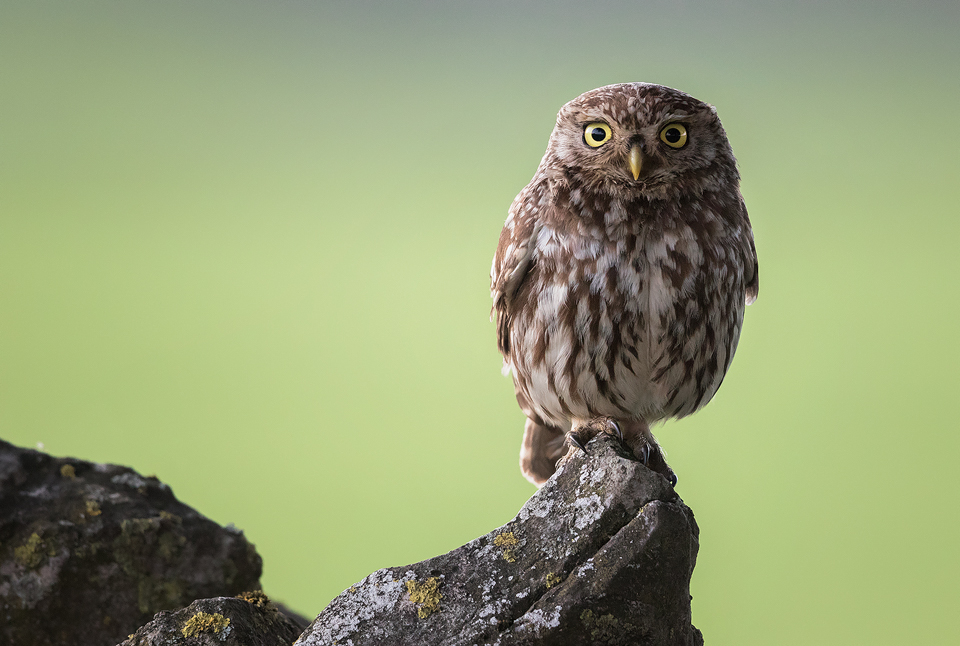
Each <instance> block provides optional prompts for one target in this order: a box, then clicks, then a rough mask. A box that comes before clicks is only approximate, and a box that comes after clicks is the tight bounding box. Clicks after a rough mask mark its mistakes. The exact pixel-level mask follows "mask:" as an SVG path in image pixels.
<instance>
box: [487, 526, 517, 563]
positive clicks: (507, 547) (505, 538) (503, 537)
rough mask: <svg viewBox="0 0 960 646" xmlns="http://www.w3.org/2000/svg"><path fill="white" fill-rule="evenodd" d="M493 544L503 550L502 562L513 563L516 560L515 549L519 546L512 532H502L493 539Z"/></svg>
mask: <svg viewBox="0 0 960 646" xmlns="http://www.w3.org/2000/svg"><path fill="white" fill-rule="evenodd" d="M493 544H494V545H496V546H497V547H499V548H500V549H502V550H503V554H502V556H503V560H504V561H507V562H508V563H514V562H515V561H516V560H517V554H516V550H515V549H514V548H516V546H517V545H519V544H520V541H519V540H517V537H516V536H514V535H513V532H503V533H502V534H497V535H496V536H494V537H493Z"/></svg>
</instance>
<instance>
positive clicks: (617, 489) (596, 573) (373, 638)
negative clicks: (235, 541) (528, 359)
mask: <svg viewBox="0 0 960 646" xmlns="http://www.w3.org/2000/svg"><path fill="white" fill-rule="evenodd" d="M588 450H589V454H587V455H583V454H580V455H578V456H576V457H575V458H574V459H572V460H571V461H569V462H568V463H567V464H566V465H565V466H564V467H563V468H562V469H560V470H559V471H558V472H557V474H555V475H554V476H553V477H552V478H551V479H550V480H549V481H548V482H547V483H546V485H545V486H544V487H543V488H542V489H541V490H540V491H538V492H537V493H536V494H534V496H533V497H532V498H530V500H529V501H528V502H527V503H526V504H525V505H524V506H523V508H522V509H521V510H520V513H519V514H517V516H516V517H515V518H514V519H513V520H512V521H510V522H509V523H507V524H506V525H504V526H503V527H501V528H499V529H497V530H495V531H493V532H491V533H489V534H487V535H486V536H482V537H480V538H478V539H476V540H474V541H471V542H469V543H467V544H466V545H464V546H463V547H460V548H458V549H456V550H453V551H452V552H449V553H447V554H444V555H441V556H437V557H434V558H432V559H428V560H426V561H422V562H420V563H416V564H414V565H410V566H407V567H395V568H387V569H384V570H378V571H377V572H374V573H373V574H370V575H369V576H367V577H366V578H365V579H363V580H362V581H360V582H359V583H357V584H356V585H354V586H351V587H350V588H349V589H347V590H346V591H344V592H343V593H342V594H341V595H340V596H338V597H337V598H336V599H334V600H333V601H332V602H331V603H330V605H329V606H327V608H326V609H324V611H323V612H321V613H320V615H319V616H318V617H317V618H316V620H314V622H313V623H312V624H311V625H310V626H309V628H307V630H306V631H305V632H304V633H303V635H301V637H300V639H299V640H298V641H297V642H296V646H319V645H321V644H322V645H331V646H332V645H333V644H352V646H362V645H364V644H410V645H417V646H427V645H431V644H438V645H439V644H443V645H447V646H450V645H462V646H467V645H480V644H489V645H499V646H507V645H515V644H516V645H519V644H523V645H533V644H538V645H547V644H558V645H560V644H563V645H571V644H656V645H658V646H659V645H666V644H670V645H674V644H676V645H683V646H694V645H700V644H703V638H702V636H701V635H700V631H699V630H697V629H696V628H694V627H693V625H692V624H691V619H690V599H691V597H690V576H691V575H692V574H693V568H694V565H695V563H696V557H697V550H698V548H699V542H698V536H699V530H698V528H697V524H696V522H695V521H694V518H693V512H692V511H690V509H689V508H688V507H687V506H686V505H684V504H683V501H681V500H680V497H679V496H678V495H677V494H676V492H675V491H674V490H673V488H672V487H671V486H670V483H669V482H668V481H667V479H666V478H664V477H663V476H661V475H659V474H656V473H654V472H653V471H650V470H649V469H647V468H646V467H644V466H643V465H642V464H641V463H640V462H638V461H637V460H636V459H634V458H633V457H632V456H630V455H628V454H626V453H624V452H623V451H622V449H621V448H620V447H619V445H618V444H617V443H616V442H615V441H613V440H612V439H610V438H609V437H606V436H600V437H597V438H596V439H595V440H593V441H592V442H591V443H590V444H589V445H588Z"/></svg>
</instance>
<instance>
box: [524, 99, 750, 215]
mask: <svg viewBox="0 0 960 646" xmlns="http://www.w3.org/2000/svg"><path fill="white" fill-rule="evenodd" d="M541 169H543V170H544V171H545V172H546V173H547V175H548V176H552V177H553V178H554V179H557V180H560V181H566V182H569V183H571V184H574V185H577V186H582V187H585V188H590V189H592V190H597V191H602V192H607V193H611V194H613V193H616V194H619V195H624V194H625V193H624V191H626V194H627V195H637V194H639V195H643V196H644V197H647V198H649V199H658V198H659V199H662V198H666V197H669V196H676V195H678V194H680V193H686V194H689V193H695V194H702V193H703V192H705V191H709V190H718V189H721V188H724V187H726V188H729V187H730V186H731V185H732V186H736V185H737V183H738V181H739V176H738V174H737V170H736V160H735V159H734V157H733V151H732V150H731V148H730V144H729V142H728V141H727V136H726V133H724V131H723V127H722V126H721V125H720V119H718V118H717V112H716V110H715V109H714V108H713V106H711V105H708V104H706V103H704V102H702V101H698V100H697V99H695V98H693V97H692V96H690V95H688V94H684V93H683V92H680V91H678V90H674V89H672V88H668V87H664V86H662V85H654V84H651V83H621V84H618V85H607V86H604V87H601V88H597V89H596V90H590V91H589V92H585V93H584V94H581V95H580V96H578V97H577V98H575V99H574V100H573V101H570V102H569V103H567V104H566V105H564V106H563V107H562V108H561V109H560V113H559V114H558V115H557V125H556V127H555V128H554V130H553V134H552V135H551V136H550V144H549V146H548V148H547V153H546V155H545V156H544V161H543V163H542V164H541ZM731 183H732V184H731Z"/></svg>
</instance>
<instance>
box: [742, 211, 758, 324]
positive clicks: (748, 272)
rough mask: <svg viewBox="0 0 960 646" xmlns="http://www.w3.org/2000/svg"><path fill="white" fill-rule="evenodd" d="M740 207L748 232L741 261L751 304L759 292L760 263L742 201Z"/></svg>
mask: <svg viewBox="0 0 960 646" xmlns="http://www.w3.org/2000/svg"><path fill="white" fill-rule="evenodd" d="M740 209H741V213H742V214H743V222H744V223H745V225H746V230H747V233H748V234H749V235H748V236H747V237H748V238H749V240H750V248H749V249H745V250H744V251H745V252H746V259H745V261H744V263H743V269H744V276H743V279H744V282H745V283H746V285H747V298H746V301H747V305H753V302H754V301H755V300H757V295H758V294H759V293H760V265H759V262H758V261H757V245H756V244H755V243H754V241H753V228H752V227H751V226H750V218H749V217H748V216H747V207H746V206H744V204H743V202H742V201H741V203H740Z"/></svg>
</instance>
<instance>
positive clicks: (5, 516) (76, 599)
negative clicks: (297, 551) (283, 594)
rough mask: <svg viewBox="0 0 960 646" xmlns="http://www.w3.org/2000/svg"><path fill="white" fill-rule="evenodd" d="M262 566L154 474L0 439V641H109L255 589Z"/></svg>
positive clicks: (33, 644)
mask: <svg viewBox="0 0 960 646" xmlns="http://www.w3.org/2000/svg"><path fill="white" fill-rule="evenodd" d="M261 569H262V563H261V560H260V556H259V555H257V552H256V550H255V549H254V547H253V545H251V544H250V543H248V542H247V540H246V539H245V538H244V536H243V533H242V532H240V531H239V530H235V529H231V528H222V527H220V526H219V525H217V524H216V523H214V522H213V521H211V520H209V519H207V518H205V517H204V516H202V515H200V514H199V513H197V512H196V511H195V510H193V509H191V508H190V507H188V506H186V505H184V504H182V503H181V502H179V501H178V500H177V499H176V498H175V497H174V495H173V492H172V491H170V487H168V486H167V485H165V484H163V483H162V482H160V481H159V480H157V479H156V478H152V477H144V476H141V475H139V474H138V473H137V472H135V471H133V470H132V469H128V468H126V467H121V466H115V465H109V464H94V463H91V462H84V461H82V460H77V459H73V458H54V457H51V456H49V455H47V454H45V453H40V452H38V451H33V450H29V449H20V448H17V447H15V446H13V445H11V444H8V443H7V442H3V441H0V644H11V645H13V644H15V645H16V646H48V645H55V644H56V645H59V644H63V645H67V644H69V645H71V646H75V645H77V644H82V645H83V646H100V645H102V646H113V645H114V644H116V643H117V642H119V641H120V640H122V639H125V638H126V637H127V635H128V634H130V633H132V632H133V631H135V630H136V629H137V628H138V627H139V626H141V625H143V624H144V623H146V622H147V621H149V620H150V619H151V618H152V617H153V616H154V614H155V613H157V612H158V611H160V610H168V609H172V608H179V607H182V606H185V605H187V604H189V603H190V602H191V601H193V600H194V599H198V598H204V597H215V596H220V595H235V594H238V593H240V592H243V591H246V590H252V589H256V588H259V587H260V584H259V578H260V573H261Z"/></svg>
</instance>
